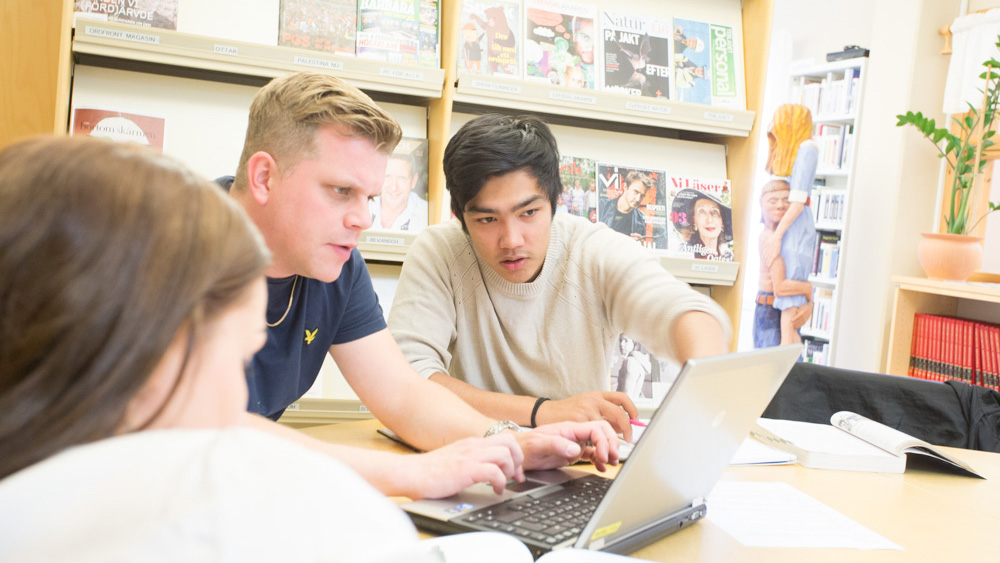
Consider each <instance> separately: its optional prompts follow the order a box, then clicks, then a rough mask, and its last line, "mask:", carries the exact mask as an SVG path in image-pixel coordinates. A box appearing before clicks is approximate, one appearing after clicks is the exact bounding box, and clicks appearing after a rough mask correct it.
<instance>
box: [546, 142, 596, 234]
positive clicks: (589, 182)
mask: <svg viewBox="0 0 1000 563" xmlns="http://www.w3.org/2000/svg"><path fill="white" fill-rule="evenodd" d="M559 179H560V180H561V181H562V186H563V189H562V193H560V194H559V197H558V199H557V200H556V213H569V214H571V215H577V216H580V217H586V218H587V219H589V220H590V222H591V223H596V222H597V161H595V160H594V159H592V158H581V157H576V156H566V155H563V156H560V157H559Z"/></svg>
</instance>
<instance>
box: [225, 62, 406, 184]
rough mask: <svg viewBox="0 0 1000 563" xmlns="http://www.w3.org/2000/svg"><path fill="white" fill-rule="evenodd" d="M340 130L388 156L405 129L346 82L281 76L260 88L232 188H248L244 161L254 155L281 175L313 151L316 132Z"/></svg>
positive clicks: (305, 74) (319, 76) (320, 76)
mask: <svg viewBox="0 0 1000 563" xmlns="http://www.w3.org/2000/svg"><path fill="white" fill-rule="evenodd" d="M325 125H336V126H340V129H341V132H342V133H343V134H345V135H349V136H352V137H361V138H364V139H367V140H369V141H371V143H372V144H373V145H374V146H375V149H376V150H378V151H379V152H381V153H383V154H391V153H392V150H393V149H394V148H396V145H397V144H398V143H399V140H400V139H401V138H402V136H403V130H402V129H401V128H400V126H399V122H397V121H396V120H395V119H394V118H393V117H392V116H391V115H389V114H388V113H387V112H386V111H385V110H383V109H382V108H380V107H378V106H377V105H375V102H374V101H372V99H371V98H370V97H368V95H367V94H365V93H364V92H362V91H361V90H359V89H357V88H355V87H354V86H351V85H350V84H348V83H347V82H345V81H344V80H341V79H340V78H337V77H335V76H330V75H328V74H323V73H320V72H296V73H293V74H286V75H284V76H279V77H277V78H275V79H274V80H272V81H271V82H269V83H268V84H267V85H266V86H264V87H263V88H261V89H260V91H258V92H257V94H256V95H255V96H254V98H253V102H252V103H251V104H250V119H249V123H248V124H247V136H246V140H245V141H244V143H243V154H242V155H241V156H240V164H239V168H238V169H237V172H236V180H235V181H234V182H233V189H242V187H243V186H246V184H247V171H246V166H247V161H248V160H249V159H250V157H251V156H252V155H253V154H254V153H257V152H260V151H264V152H266V153H268V154H270V155H271V156H272V157H274V160H275V161H276V162H277V163H278V168H279V170H282V171H285V170H288V169H290V168H292V167H294V166H295V165H296V164H298V163H299V161H300V160H301V159H302V158H304V157H308V156H310V155H312V154H313V153H314V152H315V149H316V144H315V143H316V130H317V129H319V128H320V127H322V126H325Z"/></svg>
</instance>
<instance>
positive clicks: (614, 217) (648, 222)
mask: <svg viewBox="0 0 1000 563" xmlns="http://www.w3.org/2000/svg"><path fill="white" fill-rule="evenodd" d="M597 220H598V221H600V222H602V223H604V224H605V225H607V226H609V227H611V228H612V229H614V230H615V231H618V232H619V233H622V234H624V235H628V236H630V237H632V238H633V239H634V240H636V241H638V242H639V243H640V244H642V245H643V246H645V247H646V248H652V249H657V250H666V248H667V189H666V174H665V173H664V172H663V171H662V170H650V169H647V168H636V167H631V166H621V165H618V164H604V163H598V164H597Z"/></svg>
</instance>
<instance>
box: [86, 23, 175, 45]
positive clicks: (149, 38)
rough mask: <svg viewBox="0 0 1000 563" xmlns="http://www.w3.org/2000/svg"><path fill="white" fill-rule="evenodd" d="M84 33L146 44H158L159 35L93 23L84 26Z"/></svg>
mask: <svg viewBox="0 0 1000 563" xmlns="http://www.w3.org/2000/svg"><path fill="white" fill-rule="evenodd" d="M84 33H86V34H87V35H93V36H94V37H106V38H108V39H118V40H119V41H131V42H133V43H145V44H147V45H159V44H160V36H159V35H153V34H151V33H137V32H135V31H120V30H117V29H108V28H106V27H98V26H95V25H87V26H84Z"/></svg>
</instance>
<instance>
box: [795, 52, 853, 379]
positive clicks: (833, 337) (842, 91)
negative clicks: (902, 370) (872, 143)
mask: <svg viewBox="0 0 1000 563" xmlns="http://www.w3.org/2000/svg"><path fill="white" fill-rule="evenodd" d="M866 68H867V59H865V58H858V59H847V60H842V61H835V62H832V63H827V64H822V65H817V66H811V67H807V68H799V69H796V70H793V72H792V73H791V77H790V81H789V85H790V94H789V101H790V102H791V103H800V104H803V105H805V106H806V107H808V108H809V110H810V112H811V113H812V116H813V140H814V141H815V142H816V143H817V145H818V146H819V163H818V165H817V169H816V182H815V185H814V187H813V192H812V199H811V202H810V210H811V212H812V213H813V220H814V222H815V223H816V231H817V233H816V235H817V236H816V248H815V251H814V256H813V272H812V275H811V276H810V277H809V282H810V283H812V284H813V314H812V317H811V318H810V319H809V321H808V322H807V324H806V325H805V326H803V327H802V330H801V333H802V340H803V346H804V349H805V351H804V353H803V358H804V359H805V360H806V361H809V362H814V363H819V364H823V365H832V360H833V358H834V353H835V351H836V342H837V331H838V329H839V323H838V322H837V321H838V318H839V316H840V314H839V313H840V307H841V303H840V300H839V291H838V289H839V286H840V280H841V279H842V277H843V276H844V275H849V272H845V271H843V269H842V268H841V266H842V264H843V263H844V260H843V256H844V254H845V253H846V251H847V248H848V242H849V236H848V234H849V233H848V232H847V229H845V225H847V224H848V218H849V217H850V212H851V193H852V191H853V190H854V189H855V188H854V186H855V184H856V179H855V177H854V173H853V170H854V162H855V159H856V156H857V148H856V147H857V144H856V143H855V142H854V139H855V138H856V135H857V134H858V131H857V123H858V119H859V116H860V115H861V111H862V103H863V99H864V82H865V80H864V79H865V73H866ZM857 275H860V273H858V274H857Z"/></svg>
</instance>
